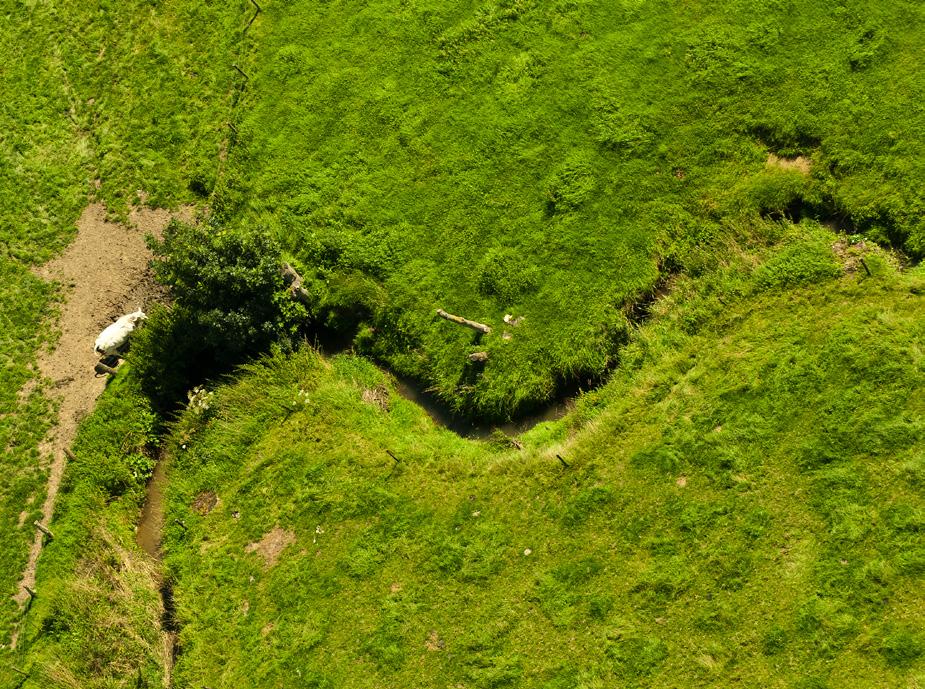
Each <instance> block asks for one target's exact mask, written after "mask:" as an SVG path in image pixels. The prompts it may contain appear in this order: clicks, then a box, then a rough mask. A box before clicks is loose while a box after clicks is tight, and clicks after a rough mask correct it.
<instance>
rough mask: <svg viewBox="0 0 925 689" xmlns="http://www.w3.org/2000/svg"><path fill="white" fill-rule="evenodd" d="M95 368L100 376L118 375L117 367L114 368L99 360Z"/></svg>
mask: <svg viewBox="0 0 925 689" xmlns="http://www.w3.org/2000/svg"><path fill="white" fill-rule="evenodd" d="M93 370H94V371H95V372H96V374H97V375H98V376H105V375H110V376H114V375H116V369H114V368H113V367H112V366H107V365H106V364H104V363H103V362H102V361H99V362H97V364H96V366H94V367H93Z"/></svg>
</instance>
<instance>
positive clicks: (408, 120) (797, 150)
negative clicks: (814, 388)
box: [214, 0, 925, 418]
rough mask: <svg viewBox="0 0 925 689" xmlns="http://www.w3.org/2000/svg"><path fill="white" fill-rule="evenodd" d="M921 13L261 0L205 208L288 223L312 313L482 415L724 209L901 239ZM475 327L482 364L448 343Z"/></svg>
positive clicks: (550, 367)
mask: <svg viewBox="0 0 925 689" xmlns="http://www.w3.org/2000/svg"><path fill="white" fill-rule="evenodd" d="M921 15H922V9H921V6H920V5H919V4H918V3H913V2H903V1H897V2H890V3H874V2H867V1H864V0H851V1H850V2H844V3H841V4H840V5H838V7H836V8H831V7H828V6H826V7H815V6H814V5H813V4H812V3H803V2H775V3H771V4H768V3H764V2H762V3H759V2H753V1H749V0H746V1H743V2H736V3H702V2H695V3H685V4H683V5H678V4H677V3H668V2H652V3H645V4H639V3H634V2H611V3H600V2H589V1H582V0H561V1H556V2H545V3H541V2H534V1H532V0H500V1H497V2H491V1H483V0H479V1H475V0H469V1H467V2H463V3H446V2H439V1H437V0H415V1H414V2H394V1H393V0H375V1H373V2H363V3H359V2H352V1H349V0H340V1H337V2H328V3H323V4H320V5H319V4H316V3H271V4H269V5H268V7H267V12H266V13H265V14H264V15H262V16H261V18H260V20H259V22H258V23H257V24H255V26H254V28H253V29H252V30H253V31H254V34H253V35H254V37H255V41H256V45H255V50H254V53H253V55H252V56H251V57H249V62H248V64H249V66H248V67H247V69H248V71H249V73H250V80H249V81H248V83H247V89H246V92H245V93H244V96H243V98H242V100H241V101H240V103H239V106H240V107H239V109H238V111H237V115H236V117H237V118H238V120H239V122H238V125H237V126H238V129H239V131H240V136H239V137H237V139H236V142H235V146H234V147H233V148H232V149H231V153H230V158H229V164H228V169H227V175H226V176H225V177H223V178H222V179H221V180H220V181H219V184H218V187H217V192H216V196H215V199H214V203H215V208H216V210H217V212H218V214H219V216H220V217H221V218H222V219H223V220H225V221H227V222H235V223H242V224H244V225H246V226H263V227H266V228H269V229H271V230H272V231H275V232H277V233H278V234H279V235H280V236H281V237H282V238H283V240H284V242H285V243H286V245H287V247H288V248H289V250H290V251H291V253H292V254H293V255H294V256H295V257H296V258H297V259H298V260H299V261H300V262H301V265H302V267H303V268H304V270H305V272H306V274H307V275H308V276H309V277H311V278H313V281H312V282H313V285H312V286H313V289H314V291H315V292H316V293H317V296H318V305H317V313H316V319H317V321H318V322H319V323H322V324H327V325H328V326H330V327H332V328H334V329H335V330H337V331H339V332H342V333H348V334H351V335H352V334H353V333H356V334H357V336H356V340H355V342H356V345H357V346H358V347H359V348H360V349H361V351H363V352H366V353H369V354H372V355H373V356H375V357H377V358H379V359H381V360H383V361H385V362H387V363H388V364H389V366H390V367H392V368H393V369H394V370H396V371H399V372H401V373H402V374H405V375H410V376H412V377H415V378H417V379H418V380H420V381H422V382H423V383H424V385H425V386H428V387H432V388H433V389H434V390H435V391H436V393H437V394H438V396H440V397H441V398H442V399H443V400H444V401H445V402H446V403H447V404H448V405H450V406H452V407H455V408H457V409H459V410H462V411H465V412H468V413H473V414H480V415H483V416H494V417H502V418H503V417H505V416H506V415H508V414H511V413H514V412H516V411H518V410H523V409H525V408H528V407H529V406H531V405H532V404H535V403H537V402H539V401H542V400H545V399H548V398H550V397H551V396H553V395H554V394H555V393H556V391H557V389H560V388H561V387H562V386H563V385H564V384H566V383H569V382H574V381H584V380H586V379H588V378H592V379H593V378H597V377H599V376H601V375H602V374H603V373H604V372H605V371H606V370H608V368H609V367H611V366H612V365H613V364H614V363H615V362H616V361H617V360H618V358H619V354H618V352H619V347H620V346H621V345H622V344H623V342H624V341H625V339H626V333H627V324H626V319H625V318H624V314H623V309H624V308H625V307H626V306H627V304H629V303H630V302H632V301H633V300H635V299H638V298H640V297H641V296H643V295H644V294H645V293H646V292H647V291H649V290H651V289H652V288H653V287H654V286H655V284H656V282H657V280H658V279H659V276H660V275H661V276H665V275H667V274H669V273H671V272H673V271H676V270H679V269H681V270H686V271H689V272H697V271H698V270H702V269H703V267H704V263H705V262H706V263H707V264H709V263H710V261H711V257H712V256H715V252H716V250H717V248H719V247H722V246H723V242H724V241H725V237H726V236H728V235H729V233H730V231H731V226H734V225H736V224H737V223H740V221H742V220H743V219H751V218H753V217H754V216H756V215H757V214H759V213H762V212H765V213H778V214H780V213H788V212H789V213H791V214H794V213H804V214H808V215H811V216H814V217H817V218H822V219H832V220H833V221H837V222H839V223H841V224H843V225H845V226H847V227H849V228H850V229H851V230H852V231H859V232H862V233H866V234H867V235H868V236H871V237H873V238H876V239H878V240H881V241H892V242H893V243H894V244H895V245H896V246H900V247H904V248H905V249H906V250H908V251H909V252H911V253H914V254H916V255H921V253H922V246H923V244H922V242H923V237H925V234H923V233H922V229H921V224H920V221H919V219H918V218H919V216H920V215H921V213H920V209H921V206H922V200H921V194H920V192H919V189H920V188H921V180H922V179H923V175H925V172H923V169H922V161H923V160H925V155H923V153H925V151H923V149H922V140H921V137H920V136H919V134H918V132H919V130H920V129H921V127H922V124H923V120H922V114H921V112H920V109H919V108H918V107H917V105H916V103H917V102H918V96H917V94H918V92H919V91H920V90H921V85H922V81H921V76H920V74H921V69H920V63H921V57H920V56H921V55H922V54H923V52H922V48H923V47H925V46H923V44H922V36H921V32H918V31H916V30H915V28H914V27H915V26H916V25H917V23H918V22H919V21H920V20H921ZM769 152H774V153H777V154H780V155H791V156H793V155H797V154H802V155H805V156H807V157H810V158H811V160H812V172H811V175H810V176H809V177H804V176H802V175H801V174H800V173H799V172H793V171H790V172H788V171H781V170H775V169H770V170H769V169H765V161H766V159H767V156H768V153H769ZM437 307H442V308H445V309H446V310H448V311H450V312H453V313H460V314H462V315H464V316H467V317H469V318H472V319H475V320H479V321H483V322H486V323H488V324H490V325H491V326H492V327H493V328H494V332H493V333H492V334H491V335H490V336H488V337H485V338H482V339H481V340H479V339H477V338H473V336H472V333H471V332H469V331H467V330H463V329H459V328H456V327H454V326H452V325H450V324H448V323H446V322H444V321H441V320H439V319H437V318H436V317H435V316H434V310H435V308H437ZM505 313H511V314H513V315H515V316H517V315H522V316H525V320H524V322H523V323H522V324H521V325H520V326H518V327H517V328H508V327H505V326H504V325H503V323H502V317H503V316H504V314H505ZM505 331H509V333H510V335H512V336H513V337H512V338H511V339H504V337H503V333H504V332H505ZM481 350H485V351H488V352H489V353H490V359H489V361H488V363H487V364H486V365H485V366H484V368H483V369H479V368H478V367H476V366H473V365H471V364H470V363H469V362H468V361H467V358H466V355H467V354H468V353H471V352H474V351H481Z"/></svg>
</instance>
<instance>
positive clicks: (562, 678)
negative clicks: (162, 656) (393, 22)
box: [24, 223, 925, 689]
mask: <svg viewBox="0 0 925 689" xmlns="http://www.w3.org/2000/svg"><path fill="white" fill-rule="evenodd" d="M781 231H782V236H781V237H779V243H778V244H776V245H775V246H774V247H773V248H771V249H768V250H761V249H758V248H757V247H753V248H752V250H751V251H749V252H747V253H740V254H735V256H736V258H735V259H733V260H730V262H729V265H728V266H727V267H726V268H724V269H722V270H719V271H714V272H711V273H709V274H707V275H704V276H701V277H700V278H699V279H697V280H690V279H687V278H678V279H677V280H676V282H675V284H674V285H673V290H672V292H671V294H670V295H669V296H668V297H666V298H665V299H664V300H662V301H660V302H659V303H658V304H657V305H656V307H655V312H656V313H655V314H654V317H653V319H652V320H651V321H650V322H649V323H648V324H647V325H645V326H644V327H642V328H641V329H639V330H637V331H635V332H634V334H633V337H632V340H631V343H630V344H629V346H628V347H627V348H626V350H625V351H624V359H623V360H624V365H623V366H622V367H621V368H620V369H619V370H618V371H617V372H616V373H615V375H614V376H613V378H612V380H611V381H610V382H609V383H608V384H607V385H605V386H604V387H603V388H601V389H600V390H598V391H596V392H593V393H589V394H586V395H584V396H582V397H581V398H580V399H579V401H578V403H577V405H576V408H575V409H574V411H573V412H572V413H571V414H570V415H569V416H568V417H566V418H565V419H564V420H562V421H559V422H554V423H547V424H543V425H540V426H537V427H536V428H534V429H533V430H532V431H530V432H528V433H526V434H524V435H522V436H521V437H520V439H519V440H520V442H521V443H522V444H523V450H518V449H515V448H513V447H512V446H511V445H510V442H509V440H507V439H505V438H504V437H503V436H502V437H498V438H496V439H493V440H488V441H469V440H464V439H461V438H459V437H458V436H456V435H455V434H453V433H451V432H449V431H446V430H443V429H440V428H436V427H435V426H434V425H433V423H432V422H431V420H430V419H429V418H428V417H427V416H426V414H425V413H424V412H423V411H422V410H421V409H420V408H419V407H417V406H416V405H413V404H411V403H410V402H407V401H405V400H404V399H403V398H401V397H400V396H399V395H398V394H397V393H396V388H395V384H394V380H393V379H392V378H390V377H388V376H387V375H384V374H383V373H382V372H381V371H380V370H379V369H377V368H376V367H374V366H373V365H372V364H370V363H369V362H368V361H367V360H365V359H363V358H359V357H356V356H353V355H340V356H337V357H334V358H332V359H330V360H326V359H323V358H321V357H319V356H318V355H317V354H316V353H314V352H313V351H312V350H311V349H309V348H305V349H303V350H302V351H300V352H298V353H295V354H291V355H284V354H277V355H274V356H271V357H269V358H267V359H265V360H263V361H261V362H258V363H255V364H252V365H250V366H248V367H247V368H246V369H244V370H243V371H242V372H240V373H239V374H238V375H237V376H236V378H235V380H234V381H231V382H229V383H228V384H225V385H221V386H219V387H217V388H216V389H215V391H214V392H213V393H211V394H210V395H209V396H206V397H204V398H202V402H203V403H202V404H198V405H191V407H190V408H189V409H188V410H187V411H186V412H185V413H184V414H183V415H182V416H181V417H180V418H179V420H178V421H177V422H176V424H175V425H174V427H173V429H172V432H171V436H170V438H169V439H168V440H167V441H166V443H167V445H166V447H167V456H168V458H169V459H168V461H169V462H170V464H169V469H168V476H169V480H170V483H169V491H168V516H167V520H166V522H167V525H168V526H167V530H166V539H167V540H166V554H167V557H166V566H167V576H168V577H169V580H170V581H171V583H172V587H173V592H174V600H175V602H176V619H177V622H178V624H179V627H180V634H179V640H178V648H177V665H176V667H175V670H174V676H173V682H174V683H173V686H175V687H199V686H209V687H232V686H234V687H239V686H248V687H250V686H252V687H261V688H267V687H289V686H306V687H379V686H464V687H468V688H470V689H476V688H488V687H507V686H520V687H542V688H544V689H553V688H559V687H562V688H565V687H568V688H569V689H573V688H578V687H581V688H588V689H592V688H597V687H610V686H627V687H634V686H638V687H665V686H677V687H687V686H715V687H728V686H771V687H787V688H790V687H859V688H860V687H870V686H883V687H910V686H916V683H917V682H918V683H921V681H922V680H923V679H925V655H923V654H925V635H923V632H922V630H921V625H920V624H919V622H918V621H919V620H920V619H921V617H922V615H923V613H925V609H923V606H925V601H923V598H922V593H921V592H922V586H921V585H922V576H923V575H925V565H923V563H925V559H923V558H925V544H923V539H922V536H921V533H922V529H923V515H925V503H923V494H922V491H921V487H922V481H923V475H925V474H923V468H925V465H923V461H922V460H923V457H922V453H921V447H922V440H923V438H922V434H923V430H925V408H923V405H922V400H921V399H920V395H918V394H917V390H919V389H920V388H921V386H922V384H923V382H925V381H923V375H925V368H923V358H922V352H921V340H922V335H923V332H922V323H921V319H920V318H919V316H918V314H919V313H920V311H921V300H922V298H923V297H922V294H923V293H925V275H923V274H922V271H921V270H919V269H916V270H914V271H910V272H908V273H904V274H900V273H897V272H896V270H895V268H894V267H893V265H892V263H891V259H890V258H889V257H888V256H887V255H885V254H882V253H877V252H871V251H870V249H869V247H868V248H866V249H865V248H863V247H853V248H852V247H850V246H847V245H846V244H845V243H838V242H837V237H835V236H834V235H832V234H830V233H829V231H828V230H826V229H825V228H821V227H819V226H818V225H815V224H813V223H804V224H802V225H800V226H797V227H796V228H790V229H786V227H784V228H782V230H781ZM833 244H835V246H836V249H837V251H833V249H832V245H833ZM865 251H866V252H867V253H866V255H865V254H864V252H865ZM861 255H864V258H865V263H866V264H867V265H868V267H869V268H870V269H871V271H872V273H873V275H872V276H870V277H868V276H866V273H865V272H864V271H863V270H862V269H861V267H860V265H859V264H858V263H857V258H858V257H859V256H861ZM758 257H761V258H760V260H759V258H758ZM846 266H848V267H849V268H851V269H852V272H850V273H849V274H845V273H844V269H845V267H846ZM854 268H857V270H854ZM133 385H134V384H133V383H132V381H131V377H130V376H129V377H128V378H123V379H122V380H121V385H120V386H119V387H118V389H114V390H112V391H111V392H112V394H111V395H110V396H108V398H107V402H106V403H105V405H104V406H103V407H102V408H101V409H100V410H99V411H98V412H97V414H96V416H95V417H94V419H93V420H91V421H90V422H89V425H88V426H87V427H86V428H85V434H84V435H83V436H82V441H81V444H80V445H79V446H78V450H79V451H80V453H81V454H80V456H82V457H88V458H89V457H91V456H94V457H96V456H104V457H112V458H113V459H112V461H111V463H110V462H107V463H106V467H110V466H117V467H122V469H121V470H120V471H122V473H124V472H125V471H126V469H125V467H128V466H129V465H130V463H131V461H132V460H131V457H132V453H133V451H132V450H131V448H129V449H126V448H127V445H126V443H125V442H123V441H122V440H121V439H120V438H121V437H122V434H121V433H120V432H116V431H115V430H114V428H120V424H122V423H123V422H124V420H125V419H138V420H143V419H144V418H146V417H145V416H144V414H141V415H139V414H140V412H139V411H138V410H143V409H144V402H143V400H141V399H139V398H137V397H136V398H133V397H132V394H134V393H132V390H133ZM117 398H119V399H117ZM132 400H134V402H133V401H132ZM133 404H134V405H135V409H136V411H135V412H129V411H128V409H129V408H131V407H132V405H133ZM126 405H127V406H126ZM131 423H132V424H134V425H135V426H137V424H136V423H135V421H132V422H131ZM145 423H147V422H145ZM106 424H111V425H112V426H113V428H109V427H108V426H107V425H106ZM142 425H143V426H144V427H145V428H148V426H145V425H144V424H142ZM107 428H109V430H107ZM123 430H124V429H123ZM132 437H137V438H139V439H142V438H143V437H144V433H141V434H136V436H132ZM91 438H92V440H91ZM117 443H118V444H119V446H120V448H121V453H120V452H114V450H113V449H110V450H107V449H106V447H107V445H108V446H109V447H110V448H115V445H116V444H117ZM129 445H131V443H129ZM387 451H388V452H391V453H393V454H394V455H395V457H396V458H397V459H398V461H395V460H394V459H392V458H391V457H390V455H389V454H388V453H387ZM557 454H558V455H561V456H562V458H563V459H564V461H565V462H566V464H567V465H568V466H563V464H562V463H560V461H559V460H557V458H556V455H557ZM110 473H111V471H110V469H109V468H103V469H95V468H93V463H92V462H87V463H85V462H83V461H82V462H80V463H78V465H76V466H75V467H72V474H71V475H72V477H73V479H72V481H71V482H70V484H69V485H71V492H70V493H69V494H68V496H67V498H66V502H65V504H66V505H67V507H66V508H64V511H63V514H62V517H61V519H62V527H61V528H64V529H66V530H67V532H68V533H69V537H70V538H73V539H74V542H75V543H76V542H77V541H79V540H80V539H81V538H84V536H83V535H84V534H87V533H91V532H92V531H93V530H94V528H95V527H92V526H89V525H87V524H86V523H85V522H84V520H85V519H86V515H87V511H86V510H87V509H88V508H89V509H90V510H91V511H93V512H95V513H102V514H103V515H105V519H104V520H103V523H104V524H107V525H109V528H111V529H116V528H118V529H120V530H121V531H120V533H121V534H122V536H121V537H120V539H121V540H118V543H119V547H118V548H115V549H114V550H115V552H117V553H120V555H119V557H122V558H125V560H127V561H129V562H130V561H131V560H132V556H131V555H126V554H125V552H126V551H132V549H133V548H134V549H135V551H136V552H137V548H136V547H135V546H134V544H133V543H131V540H130V532H129V529H128V524H130V518H131V514H132V510H133V509H135V508H137V504H138V503H137V496H138V495H139V493H138V492H137V491H138V485H139V484H137V483H133V482H132V481H127V485H128V486H129V488H128V490H127V491H125V492H124V493H120V494H119V495H117V496H115V498H113V496H112V494H111V488H108V487H107V486H108V485H109V484H110V483H111V480H110V479H109V478H107V477H108V476H109V474H110ZM117 473H118V472H117ZM81 495H84V496H93V497H92V501H90V502H88V501H87V498H86V497H80V496H81ZM107 495H108V496H109V497H107ZM106 504H109V506H108V507H104V505H106ZM116 525H118V526H116ZM96 531H99V529H98V528H97V529H96ZM90 543H91V547H89V548H86V549H84V551H83V552H82V553H81V554H80V555H79V556H78V555H77V554H76V549H75V548H74V546H73V545H72V544H71V543H65V542H64V540H63V539H62V542H61V543H60V544H57V543H56V544H53V546H52V549H51V550H50V551H49V553H50V554H49V557H50V558H51V560H53V563H52V564H48V565H47V569H43V572H44V574H43V576H45V577H47V583H46V586H47V587H48V588H50V589H53V593H51V594H49V596H48V597H47V599H46V600H44V601H42V602H41V608H37V609H36V610H35V614H34V616H33V617H32V618H31V619H32V626H31V631H30V634H29V643H30V644H33V645H32V649H33V650H32V651H30V652H29V653H28V655H27V656H26V660H27V661H28V662H31V663H33V664H32V666H31V668H32V673H33V678H34V679H33V680H30V682H34V684H33V683H30V682H26V683H25V684H24V686H27V687H32V686H36V687H38V686H43V687H44V686H76V685H79V686H83V687H94V686H100V687H102V686H132V685H131V684H129V682H130V681H135V679H134V678H135V677H137V676H141V677H142V678H143V679H144V680H145V681H147V682H149V683H150V684H149V685H150V686H156V673H155V670H156V668H157V661H158V658H159V656H158V655H157V652H156V649H155V648H154V647H153V644H152V643H151V641H150V640H149V639H147V637H146V636H145V635H146V634H147V635H150V634H152V633H153V632H152V628H153V624H152V622H151V615H150V611H149V612H148V614H147V617H146V616H145V614H144V611H145V610H149V609H148V608H146V607H145V605H146V604H145V601H146V600H148V601H149V604H150V599H149V598H145V596H144V595H142V596H140V597H139V598H137V599H127V598H125V596H126V586H125V585H120V586H117V587H116V589H115V590H116V591H118V592H119V593H118V594H117V595H116V596H115V597H113V596H109V600H110V603H109V604H108V605H110V606H112V607H111V608H106V609H107V610H109V609H111V610H112V612H111V613H109V614H104V613H103V608H99V609H97V610H96V611H94V610H92V609H91V610H90V612H88V611H87V608H88V607H90V608H92V604H88V603H86V602H84V601H82V600H80V599H79V598H78V597H76V596H74V595H73V591H74V590H75V589H76V590H84V588H85V586H86V585H85V584H84V583H83V582H84V578H87V577H89V578H90V580H91V581H95V579H94V578H95V577H98V576H100V575H99V572H100V571H103V572H107V571H109V570H111V569H112V568H115V569H116V571H117V573H116V574H111V576H113V577H114V578H115V580H116V581H126V580H129V581H132V579H131V577H132V576H134V577H135V579H134V581H136V582H137V580H138V578H140V577H141V574H139V570H140V571H141V572H142V573H143V572H144V569H143V568H142V567H140V566H135V567H131V566H127V565H125V564H123V565H122V566H121V567H119V566H118V565H117V560H116V559H115V558H114V557H113V556H111V555H110V556H109V558H108V560H106V559H105V557H106V556H105V553H106V552H108V551H107V550H106V549H102V551H99V550H97V549H98V548H99V547H101V545H102V544H104V543H105V541H103V540H101V538H100V537H99V536H95V537H94V539H93V540H91V541H90ZM109 547H110V548H112V546H111V544H110V545H109ZM134 557H137V555H136V556H134ZM75 558H76V559H79V560H80V561H84V562H85V561H90V562H96V560H100V559H102V560H103V561H104V562H108V564H105V565H104V566H103V565H99V564H94V565H92V566H81V567H74V566H73V563H74V562H75ZM51 560H50V562H51ZM107 568H108V569H107ZM71 572H74V573H73V574H72V573H71ZM52 581H55V582H57V583H56V584H54V586H52ZM142 590H144V589H142ZM151 590H152V589H151V588H150V586H149V588H148V589H147V591H148V593H147V594H146V595H148V596H150V595H151ZM100 627H102V628H103V629H104V630H105V631H106V634H105V635H104V634H100V633H98V632H96V631H95V630H98V629H99V628H100ZM138 637H140V638H138ZM125 638H130V639H133V641H132V642H131V644H130V643H128V642H124V641H119V642H118V643H117V642H116V641H114V640H122V639H125ZM98 639H101V640H99V641H98ZM143 639H144V640H145V641H144V643H142V640H143ZM114 649H116V650H118V651H119V653H124V654H123V655H118V654H116V655H113V654H114V653H116V651H115V650H114ZM114 657H119V658H121V659H122V664H121V665H120V666H119V672H121V674H119V672H115V671H113V670H111V669H109V666H107V665H106V664H105V663H104V662H100V660H101V659H105V658H114ZM52 659H54V660H52ZM91 659H92V660H91ZM94 661H96V664H94ZM62 668H66V669H67V671H68V672H71V673H72V675H65V674H64V670H62ZM100 668H103V669H102V670H101V669H100ZM138 668H140V669H141V675H137V674H136V673H137V672H138ZM56 672H57V674H55V673H56ZM152 673H155V674H152ZM62 676H69V677H72V684H67V683H65V682H63V681H61V680H60V677H62ZM56 678H59V679H57V680H56ZM55 681H57V682H58V683H57V684H56V683H55ZM74 682H76V684H74ZM140 686H145V685H144V684H140Z"/></svg>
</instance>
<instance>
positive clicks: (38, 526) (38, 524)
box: [32, 520, 55, 541]
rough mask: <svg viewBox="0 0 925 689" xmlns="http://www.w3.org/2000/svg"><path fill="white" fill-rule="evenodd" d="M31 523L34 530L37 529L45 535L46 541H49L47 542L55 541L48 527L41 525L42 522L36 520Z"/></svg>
mask: <svg viewBox="0 0 925 689" xmlns="http://www.w3.org/2000/svg"><path fill="white" fill-rule="evenodd" d="M32 523H33V524H34V525H35V528H36V529H38V530H39V531H41V532H42V533H43V534H45V535H46V536H48V540H49V541H53V540H55V535H54V534H53V533H52V532H51V531H50V530H49V529H48V527H46V526H45V525H44V524H42V522H40V521H38V520H36V521H34V522H32Z"/></svg>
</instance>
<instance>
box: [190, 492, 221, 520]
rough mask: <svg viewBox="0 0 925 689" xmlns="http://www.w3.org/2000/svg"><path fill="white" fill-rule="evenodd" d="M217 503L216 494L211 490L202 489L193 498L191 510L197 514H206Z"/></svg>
mask: <svg viewBox="0 0 925 689" xmlns="http://www.w3.org/2000/svg"><path fill="white" fill-rule="evenodd" d="M217 504H218V496H217V495H216V494H215V493H214V492H212V491H211V490H204V491H202V492H201V493H200V494H199V495H197V496H196V499H195V500H193V511H194V512H196V513H197V514H201V515H207V514H209V512H211V511H212V510H213V509H215V506H216V505H217Z"/></svg>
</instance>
